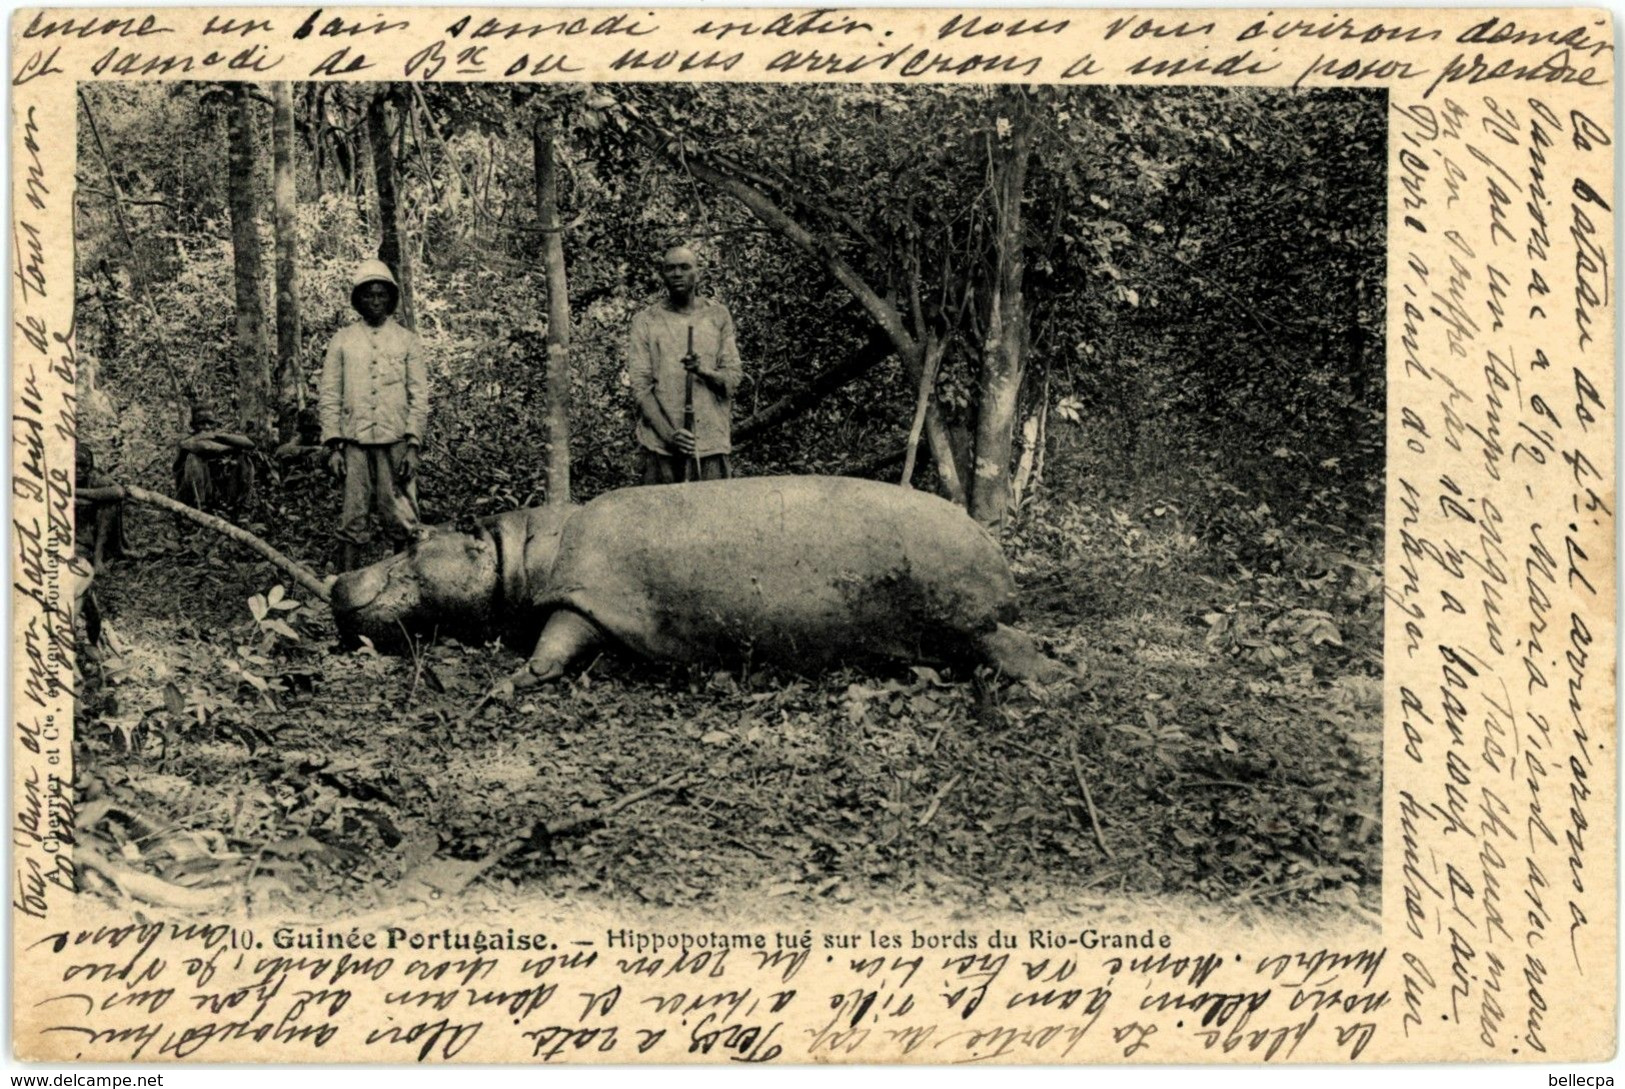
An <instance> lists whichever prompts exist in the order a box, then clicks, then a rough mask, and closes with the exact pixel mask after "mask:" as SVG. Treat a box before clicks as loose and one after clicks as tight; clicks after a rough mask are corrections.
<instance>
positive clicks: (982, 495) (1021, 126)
mask: <svg viewBox="0 0 1625 1089" xmlns="http://www.w3.org/2000/svg"><path fill="white" fill-rule="evenodd" d="M1025 93H1026V92H1025V91H1023V90H1021V89H1020V88H1017V89H1016V90H1015V91H1014V92H1013V93H1012V94H1011V95H1010V97H1009V98H1006V99H1004V100H1003V101H1005V102H1006V103H1008V104H1009V106H1010V108H1011V112H1012V113H1013V114H1014V115H1015V116H1014V117H1013V118H1012V119H1011V120H1012V123H1011V127H1010V132H1009V136H1008V138H1007V139H1008V142H1007V143H1006V142H1005V141H1004V140H1003V139H1001V140H1000V144H1001V146H1000V147H998V148H997V150H996V151H995V152H994V153H993V155H992V160H993V170H994V178H993V199H994V217H995V226H996V234H995V242H994V266H995V267H994V283H993V297H992V299H991V301H990V302H989V306H988V310H989V313H988V331H987V337H986V339H985V340H984V341H983V344H982V367H981V374H980V376H979V378H978V387H979V390H980V394H981V396H980V398H979V401H978V405H977V411H976V436H975V442H974V446H973V450H974V462H973V463H974V466H975V468H974V471H973V472H972V473H971V486H970V504H969V506H970V513H971V517H973V518H975V519H976V520H977V521H978V522H981V523H983V524H984V525H1002V524H1003V523H1004V519H1005V516H1006V515H1007V514H1008V513H1009V509H1010V456H1011V448H1012V439H1013V437H1014V433H1015V424H1016V409H1017V405H1018V401H1019V398H1020V396H1021V378H1022V372H1023V370H1024V369H1025V367H1026V362H1027V339H1028V329H1027V307H1026V300H1025V299H1024V298H1023V296H1022V275H1023V271H1024V265H1025V261H1024V255H1025V252H1026V229H1025V225H1024V221H1023V219H1022V214H1021V200H1022V197H1023V196H1024V195H1025V193H1026V189H1027V165H1028V160H1029V159H1030V158H1031V154H1032V135H1031V128H1030V122H1029V120H1028V118H1027V110H1026V101H1025V97H1024V96H1025Z"/></svg>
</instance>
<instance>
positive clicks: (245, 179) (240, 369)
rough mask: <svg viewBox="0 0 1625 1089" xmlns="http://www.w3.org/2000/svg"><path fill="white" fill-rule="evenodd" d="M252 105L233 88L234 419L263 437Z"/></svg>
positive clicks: (265, 373) (265, 414) (267, 372)
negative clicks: (235, 359)
mask: <svg viewBox="0 0 1625 1089" xmlns="http://www.w3.org/2000/svg"><path fill="white" fill-rule="evenodd" d="M252 106H253V99H252V98H251V97H250V96H249V85H248V84H247V83H233V84H231V114H230V117H229V118H228V121H227V139H228V141H229V143H230V148H231V151H230V163H231V173H230V177H229V178H228V179H227V185H228V187H229V189H230V201H231V249H232V259H233V261H232V264H233V270H234V272H235V279H236V285H237V333H236V353H237V415H238V417H239V419H240V421H241V423H242V424H243V426H244V427H245V428H247V429H248V430H249V431H250V432H251V433H260V434H263V433H264V432H267V431H269V430H270V428H271V426H272V419H271V367H270V345H269V343H268V341H267V338H266V333H265V308H264V306H263V304H262V303H261V301H260V272H261V260H260V236H259V208H258V204H259V199H258V195H257V193H256V191H255V186H254V182H255V175H256V174H257V173H258V172H259V171H258V167H259V154H258V149H257V148H256V147H255V143H256V141H255V139H254V116H253V113H252V112H251V110H252Z"/></svg>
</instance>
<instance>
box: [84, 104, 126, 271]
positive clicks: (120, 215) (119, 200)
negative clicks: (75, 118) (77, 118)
mask: <svg viewBox="0 0 1625 1089" xmlns="http://www.w3.org/2000/svg"><path fill="white" fill-rule="evenodd" d="M79 104H80V105H81V106H83V107H84V108H85V120H86V121H88V122H89V123H90V135H91V136H92V137H94V138H95V141H96V151H97V153H98V154H99V155H100V156H101V160H102V169H103V170H105V171H106V172H107V187H108V189H109V190H110V199H111V200H112V201H113V217H114V218H115V219H117V220H118V229H119V234H121V235H122V236H123V237H124V248H125V249H127V250H129V251H130V264H131V269H130V275H131V278H132V279H133V280H135V281H136V282H137V283H139V282H140V280H139V278H138V277H137V276H136V270H135V268H134V265H135V243H134V242H133V241H131V239H130V225H129V224H128V223H127V222H125V219H124V188H123V186H121V185H119V182H118V174H116V173H115V172H114V170H113V160H112V158H111V157H110V156H109V155H108V154H107V145H106V144H104V143H102V132H101V129H100V128H99V127H97V125H96V113H95V111H94V110H92V109H91V108H90V99H88V98H86V97H85V92H84V89H83V88H81V89H80V91H79Z"/></svg>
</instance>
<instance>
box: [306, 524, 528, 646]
mask: <svg viewBox="0 0 1625 1089" xmlns="http://www.w3.org/2000/svg"><path fill="white" fill-rule="evenodd" d="M498 564H499V557H498V554H497V546H496V543H495V542H494V541H493V540H492V538H491V534H490V533H489V532H488V531H487V530H486V529H485V528H483V527H481V528H479V529H476V530H475V532H473V533H459V532H457V531H456V530H453V529H445V528H425V529H423V530H420V531H419V533H418V535H417V536H416V538H415V539H414V540H413V541H412V543H411V544H410V545H409V546H408V547H407V549H406V550H405V551H404V552H399V553H396V554H395V555H393V556H391V557H389V558H388V559H387V560H381V561H379V562H378V563H375V564H373V565H371V566H370V567H363V568H361V569H360V570H357V571H347V572H345V573H344V574H342V575H340V576H339V577H338V580H337V581H336V582H334V584H333V597H332V607H333V619H334V621H335V622H336V623H337V625H338V629H339V635H340V637H341V638H343V639H344V640H345V641H346V642H354V641H355V639H356V637H358V636H362V635H364V636H366V637H367V638H368V639H370V640H372V642H373V644H374V645H375V646H378V647H380V648H387V649H394V648H398V647H399V646H401V645H402V644H403V643H404V636H405V635H406V634H408V633H410V634H412V635H429V634H431V633H434V632H436V631H438V632H439V633H440V634H443V635H449V636H452V637H454V638H458V639H462V640H464V641H484V640H486V639H489V638H491V637H492V636H491V635H490V634H488V633H489V632H490V628H491V622H492V617H491V611H492V607H493V603H494V601H495V599H496V596H497V589H498V585H499V579H500V573H499V570H498Z"/></svg>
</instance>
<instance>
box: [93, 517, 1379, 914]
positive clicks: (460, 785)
mask: <svg viewBox="0 0 1625 1089" xmlns="http://www.w3.org/2000/svg"><path fill="white" fill-rule="evenodd" d="M1266 521H1267V519H1266ZM151 528H152V527H149V529H151ZM1267 531H1268V527H1267V526H1266V527H1265V530H1264V532H1267ZM164 536H165V534H164V532H163V531H162V530H161V528H160V529H159V530H156V531H154V532H153V533H152V534H151V535H150V536H149V538H148V540H149V543H152V542H159V543H158V544H156V545H155V547H154V549H153V552H152V554H150V555H148V556H147V557H146V558H144V559H140V560H136V561H126V562H123V563H120V564H118V565H116V566H115V567H113V568H112V569H111V570H110V571H108V572H106V573H105V574H104V575H103V576H101V577H99V578H98V583H97V585H98V587H99V593H100V596H101V601H102V606H103V608H104V610H105V611H106V613H107V614H108V616H109V617H110V626H111V628H112V629H113V632H114V634H113V636H112V645H111V646H110V647H104V648H103V649H102V651H101V654H100V660H99V661H97V662H95V663H92V664H91V665H89V666H88V667H87V670H86V677H85V680H84V687H83V691H84V698H83V700H82V703H81V709H80V716H79V732H78V743H77V755H78V768H77V783H78V788H79V791H80V794H79V806H80V815H81V819H80V828H81V845H80V854H79V857H80V858H82V859H84V860H85V862H86V866H85V869H86V874H87V876H86V881H87V886H88V887H89V888H91V889H92V890H93V891H95V892H97V893H98V894H99V895H103V896H105V897H108V898H111V899H115V900H119V901H134V902H144V903H150V904H154V905H157V906H163V907H170V908H174V909H180V910H186V909H193V910H220V909H221V908H229V907H233V906H235V907H243V908H247V909H248V910H250V911H254V912H277V913H282V912H311V913H318V914H320V913H329V912H336V911H340V910H343V911H348V912H356V911H367V910H371V909H380V910H381V909H387V908H389V907H390V905H392V904H399V903H400V902H401V901H402V900H411V899H423V898H429V897H433V896H435V895H437V894H438V895H441V896H445V897H448V898H454V897H458V896H460V895H477V896H485V897H491V896H499V897H500V896H513V897H535V896H537V895H542V896H546V897H549V898H552V899H555V900H563V901H571V902H583V903H595V904H607V905H610V906H612V907H613V906H616V905H620V906H623V907H624V908H626V909H627V910H633V909H635V908H641V907H649V908H686V909H693V910H698V911H716V912H719V913H726V914H728V915H735V916H736V915H738V914H739V913H740V912H742V911H743V912H744V913H746V914H750V913H755V914H757V915H760V916H763V917H782V916H794V915H799V914H802V913H805V912H806V911H809V910H818V909H819V908H820V906H822V905H828V904H838V905H848V904H851V905H858V906H861V905H865V904H892V903H913V904H940V905H944V906H946V907H948V908H949V909H952V908H954V907H960V908H963V907H964V906H966V905H970V906H972V907H977V908H986V909H988V910H989V911H1041V910H1043V909H1044V908H1046V907H1049V908H1052V909H1053V908H1054V907H1056V906H1057V905H1061V904H1066V903H1072V902H1076V900H1077V898H1078V897H1080V896H1085V897H1087V896H1091V895H1096V896H1108V897H1128V898H1134V897H1153V896H1154V897H1162V898H1169V899H1170V900H1172V899H1176V898H1177V899H1181V900H1185V901H1194V902H1197V903H1203V902H1206V903H1210V904H1214V905H1215V906H1220V905H1222V906H1224V907H1225V909H1226V910H1232V911H1233V910H1242V911H1254V910H1256V911H1258V912H1262V913H1268V912H1272V911H1276V912H1278V911H1280V910H1283V909H1286V908H1291V909H1293V910H1295V911H1300V912H1301V911H1304V910H1311V909H1314V908H1316V907H1322V908H1325V909H1328V910H1333V909H1335V910H1339V911H1353V912H1355V913H1358V914H1364V915H1366V916H1367V917H1368V918H1374V913H1375V912H1376V910H1377V909H1378V906H1379V905H1378V902H1377V897H1378V893H1379V870H1378V866H1379V859H1380V846H1381V845H1380V835H1379V822H1378V810H1379V804H1380V802H1379V796H1380V789H1379V775H1380V758H1381V752H1380V729H1381V682H1380V651H1379V649H1378V648H1379V647H1380V635H1381V632H1380V621H1381V589H1380V585H1378V583H1377V580H1376V574H1375V571H1374V569H1373V568H1372V567H1371V566H1369V564H1368V563H1362V562H1360V561H1359V560H1358V559H1357V558H1354V557H1351V556H1348V555H1343V554H1342V553H1336V552H1332V551H1330V550H1327V549H1320V550H1318V551H1316V552H1315V554H1314V555H1313V556H1311V557H1309V558H1308V559H1307V560H1304V561H1303V562H1299V560H1298V559H1294V558H1293V557H1290V556H1283V555H1279V554H1278V555H1277V556H1276V558H1275V559H1274V560H1273V561H1269V562H1267V563H1264V564H1260V565H1258V566H1248V565H1247V564H1246V563H1243V562H1241V561H1240V559H1239V558H1235V557H1232V556H1231V555H1229V554H1228V553H1224V552H1222V551H1219V550H1220V549H1221V548H1222V547H1224V546H1223V542H1224V541H1225V540H1228V538H1225V537H1223V536H1220V535H1215V534H1213V533H1211V532H1209V533H1208V535H1207V536H1208V539H1209V540H1212V541H1217V542H1219V544H1210V543H1204V541H1203V540H1202V539H1199V538H1198V536H1197V535H1196V534H1194V533H1193V532H1192V531H1191V529H1189V528H1188V527H1187V526H1186V525H1185V523H1184V520H1183V519H1182V518H1181V516H1180V515H1179V512H1178V511H1177V510H1170V509H1169V508H1168V507H1167V506H1166V505H1164V506H1163V507H1162V509H1160V510H1159V509H1158V507H1157V505H1155V504H1151V505H1147V506H1145V507H1144V509H1139V508H1133V507H1129V508H1114V507H1109V506H1103V507H1090V506H1086V505H1083V504H1078V503H1062V502H1055V503H1047V504H1044V505H1043V506H1042V507H1041V508H1040V509H1039V510H1037V511H1034V512H1030V513H1029V516H1028V517H1026V518H1024V519H1023V520H1022V521H1021V522H1020V523H1018V525H1017V526H1016V527H1015V529H1014V530H1012V532H1011V534H1010V536H1009V538H1008V540H1007V542H1006V544H1007V549H1008V551H1009V552H1010V554H1011V555H1012V557H1013V561H1014V562H1013V566H1014V568H1015V569H1016V571H1017V575H1018V580H1019V581H1020V582H1021V584H1022V603H1023V609H1024V615H1025V617H1026V619H1025V622H1024V626H1026V627H1027V628H1028V629H1029V630H1031V631H1032V632H1033V633H1034V634H1036V635H1038V636H1039V637H1040V638H1041V639H1042V640H1043V641H1044V642H1045V643H1046V644H1047V646H1048V648H1049V650H1050V651H1051V652H1052V653H1053V654H1055V655H1056V656H1057V657H1059V658H1062V659H1063V660H1065V661H1068V662H1070V663H1074V664H1076V665H1078V666H1080V667H1081V668H1082V676H1081V677H1080V679H1079V680H1077V681H1076V682H1064V683H1062V684H1058V685H1053V686H1050V687H1048V688H1038V687H1031V686H1028V685H1025V684H1011V683H1009V682H1006V681H1003V680H1001V679H997V678H991V677H979V678H973V677H966V676H963V675H952V674H950V673H947V672H942V671H937V670H933V669H929V668H924V667H915V668H912V669H899V670H897V671H895V672H891V673H876V672H873V671H867V672H866V671H858V670H844V671H840V672H836V673H831V674H827V675H823V676H819V677H812V678H809V677H801V676H795V675H792V674H787V673H781V672H776V671H772V670H763V669H758V670H753V671H749V672H744V671H740V670H735V671H731V672H713V671H710V670H695V669H689V668H686V667H674V666H667V665H660V664H651V663H648V662H643V661H638V660H635V659H631V658H623V657H617V656H613V655H610V656H605V657H602V658H600V659H598V660H597V661H596V662H594V663H593V664H592V665H591V666H589V667H588V668H587V669H586V670H585V671H584V672H578V673H576V674H575V675H574V676H573V677H571V678H570V679H568V680H567V681H565V682H564V683H562V684H559V685H557V686H555V687H552V688H548V689H545V690H541V691H538V692H534V693H526V694H523V695H521V696H520V698H519V699H517V700H516V701H514V702H513V703H512V704H508V705H495V706H492V707H490V708H489V709H487V710H486V711H484V712H483V713H482V714H480V715H479V716H477V717H475V718H473V719H472V720H470V719H469V718H468V711H469V709H470V708H471V707H472V706H473V705H474V703H475V701H476V700H478V699H479V697H480V696H481V695H482V694H483V693H485V692H486V691H487V690H488V689H489V688H490V687H491V685H492V684H493V683H494V682H495V681H496V680H498V679H499V678H500V677H502V676H503V675H504V674H506V673H507V671H509V670H511V669H512V668H513V667H514V666H515V665H517V664H518V659H517V657H516V656H515V655H513V654H512V653H510V652H508V651H505V650H502V649H500V648H497V647H472V648H471V647H464V646H461V645H458V644H454V643H453V644H438V645H436V644H428V645H423V646H421V647H420V648H419V649H418V651H417V653H416V655H415V656H408V657H383V656H380V655H378V654H376V653H373V652H371V651H370V650H369V649H363V650H362V651H359V652H355V653H349V654H340V653H337V652H336V651H335V650H334V649H333V644H334V637H333V631H332V625H331V621H330V619H329V617H328V615H327V613H326V610H325V609H324V608H323V607H321V606H319V605H316V606H312V605H310V604H308V603H305V602H301V601H299V600H298V599H297V597H298V595H297V594H292V593H290V592H289V591H287V590H286V589H285V588H283V587H282V586H281V585H280V584H279V583H280V581H281V580H279V578H278V577H277V575H276V573H275V572H274V570H273V569H272V568H270V567H269V566H267V565H264V564H261V563H257V562H249V561H246V560H243V559H241V558H240V556H239V554H238V553H235V552H232V551H229V546H226V545H225V544H223V543H220V542H216V541H214V540H212V539H205V537H207V535H205V537H195V536H194V537H186V536H183V537H181V538H180V539H179V540H168V541H161V538H163V537H164ZM1249 539H1251V538H1249ZM1293 539H1295V540H1296V539H1300V535H1295V536H1294V538H1293ZM1300 559H1301V557H1300ZM651 788H658V789H653V790H652V791H651ZM645 791H651V792H649V793H647V794H645V795H644V796H642V797H640V798H639V799H638V800H636V801H634V802H632V803H631V804H625V805H624V807H623V808H620V809H618V810H612V809H611V807H613V806H615V805H616V803H617V802H623V803H624V802H625V801H626V799H628V798H629V797H630V796H632V795H635V794H639V793H640V792H645ZM1091 809H1092V810H1093V816H1091ZM595 814H597V815H598V817H599V818H601V819H594V815H595ZM606 814H607V815H606ZM1097 824H1098V829H1099V832H1098V836H1097V834H1096V831H1095V827H1096V825H1097Z"/></svg>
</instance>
